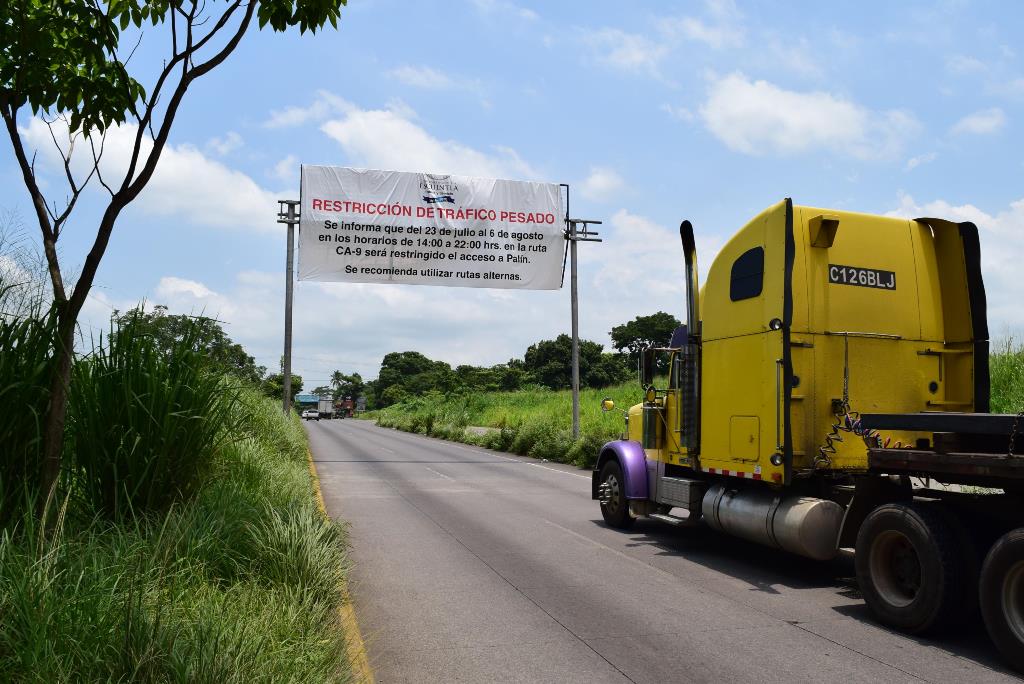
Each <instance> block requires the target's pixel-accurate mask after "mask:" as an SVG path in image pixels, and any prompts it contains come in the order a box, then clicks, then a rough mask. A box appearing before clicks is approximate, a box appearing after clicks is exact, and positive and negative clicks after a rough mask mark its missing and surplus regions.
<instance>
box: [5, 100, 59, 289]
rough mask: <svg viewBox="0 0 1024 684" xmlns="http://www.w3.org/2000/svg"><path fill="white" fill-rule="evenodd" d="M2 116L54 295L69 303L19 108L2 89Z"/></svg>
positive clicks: (54, 237)
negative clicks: (21, 128) (40, 238)
mask: <svg viewBox="0 0 1024 684" xmlns="http://www.w3.org/2000/svg"><path fill="white" fill-rule="evenodd" d="M0 116H2V117H3V120H4V124H5V127H6V128H7V135H8V136H9V137H10V139H11V147H13V148H14V156H15V158H16V159H17V160H18V166H19V167H20V168H21V175H22V177H23V178H24V181H25V188H26V189H28V194H29V196H30V197H31V198H32V208H33V209H35V212H36V220H37V221H38V222H39V230H40V232H41V233H42V234H43V253H44V254H45V255H46V266H47V270H48V271H49V274H50V281H51V284H52V285H53V297H54V299H55V300H56V301H57V302H58V304H65V303H66V302H67V296H66V294H65V292H64V279H63V278H62V277H61V273H60V262H59V261H58V260H57V245H56V236H55V235H54V232H53V226H52V225H51V223H50V217H49V212H48V210H47V208H46V198H45V197H44V196H43V193H42V191H41V190H40V189H39V185H38V183H36V174H35V170H34V169H33V167H32V163H31V162H29V160H28V156H27V155H26V154H25V146H24V145H23V144H22V140H21V134H20V133H18V108H17V107H15V106H14V104H13V103H12V102H11V101H10V99H9V96H8V94H7V93H4V92H3V91H0Z"/></svg>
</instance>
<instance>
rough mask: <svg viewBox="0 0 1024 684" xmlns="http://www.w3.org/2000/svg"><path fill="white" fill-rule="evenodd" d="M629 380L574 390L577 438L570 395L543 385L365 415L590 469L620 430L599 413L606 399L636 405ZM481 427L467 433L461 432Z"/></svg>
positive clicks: (427, 399) (618, 421) (616, 420)
mask: <svg viewBox="0 0 1024 684" xmlns="http://www.w3.org/2000/svg"><path fill="white" fill-rule="evenodd" d="M641 395H642V392H641V390H640V386H639V385H638V384H637V383H636V382H635V381H632V382H627V383H621V384H618V385H612V386H610V387H606V388H603V389H585V390H581V391H580V438H579V439H578V440H573V438H572V392H571V391H569V390H560V391H552V390H549V389H546V388H543V387H534V388H530V389H523V390H517V391H515V392H483V393H480V394H463V395H458V396H448V397H445V396H444V395H442V394H440V393H430V394H426V395H424V396H422V397H419V398H416V399H412V400H410V401H406V402H403V403H401V404H398V405H395V406H391V407H389V408H387V409H384V410H382V411H377V412H375V413H371V414H368V416H367V417H370V418H375V419H376V420H377V424H378V425H381V426H384V427H393V428H397V429H399V430H405V431H407V432H418V433H420V434H424V435H428V436H431V437H439V438H441V439H448V440H453V441H458V442H464V443H467V444H476V445H478V446H483V447H487V448H489V449H497V450H499V451H508V452H511V453H516V454H523V455H524V456H534V457H536V458H544V459H547V460H549V461H560V462H563V463H574V464H576V465H577V466H579V467H581V468H586V467H591V466H593V464H594V461H595V459H596V458H597V451H598V449H600V447H601V445H603V444H604V443H605V442H607V441H609V440H611V439H615V438H616V437H618V435H619V434H620V433H621V432H622V431H623V430H624V429H625V421H624V420H623V416H622V414H621V413H619V412H618V411H613V412H611V413H602V412H601V399H603V398H604V397H612V398H614V399H615V403H616V406H617V407H621V408H623V409H626V408H628V407H629V406H631V405H633V404H636V403H638V402H639V401H640V400H641ZM472 427H477V428H487V429H486V430H471V429H470V430H467V428H472Z"/></svg>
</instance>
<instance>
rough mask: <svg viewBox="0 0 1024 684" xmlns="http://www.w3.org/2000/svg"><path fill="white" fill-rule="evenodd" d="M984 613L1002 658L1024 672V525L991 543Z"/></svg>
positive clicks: (983, 577)
mask: <svg viewBox="0 0 1024 684" xmlns="http://www.w3.org/2000/svg"><path fill="white" fill-rule="evenodd" d="M979 593H980V599H981V614H982V616H983V617H984V618H985V627H987V628H988V633H989V636H991V637H992V641H993V642H995V645H996V647H997V648H998V649H999V651H1000V652H1001V653H1002V654H1003V657H1004V658H1006V660H1007V661H1008V662H1009V663H1010V664H1011V665H1012V666H1013V667H1014V668H1016V669H1017V670H1020V671H1024V527H1022V528H1020V529H1016V530H1013V531H1012V532H1007V533H1006V534H1004V535H1003V536H1002V537H1000V538H999V540H998V541H997V542H996V543H995V544H994V545H993V546H992V548H991V549H990V550H989V552H988V556H986V557H985V564H984V565H983V566H982V568H981V583H980V590H979Z"/></svg>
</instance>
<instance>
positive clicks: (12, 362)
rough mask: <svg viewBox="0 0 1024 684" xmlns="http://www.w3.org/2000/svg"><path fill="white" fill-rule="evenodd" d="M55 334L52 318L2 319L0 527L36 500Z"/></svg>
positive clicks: (0, 301) (0, 300)
mask: <svg viewBox="0 0 1024 684" xmlns="http://www.w3.org/2000/svg"><path fill="white" fill-rule="evenodd" d="M3 295H4V285H3V282H2V280H0V305H2V304H3V303H4V301H5V300H4V296H3ZM55 330H56V318H55V317H54V316H53V315H52V314H43V315H39V316H35V317H26V318H17V319H16V318H13V317H9V316H4V315H0V407H3V409H2V410H0V452H2V453H0V527H3V526H4V525H6V524H7V523H8V521H10V520H11V519H12V518H15V517H17V515H18V511H19V510H21V509H22V508H28V509H31V508H32V505H33V504H32V502H33V499H34V498H35V497H36V496H37V495H38V492H37V491H36V490H37V489H38V486H39V479H40V469H39V463H40V462H41V460H42V459H41V455H42V435H43V421H44V413H45V411H46V406H47V403H48V400H49V390H50V374H51V371H52V370H53V358H54V354H53V351H54V346H53V336H54V333H55Z"/></svg>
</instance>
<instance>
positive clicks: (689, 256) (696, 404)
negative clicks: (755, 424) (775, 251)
mask: <svg viewBox="0 0 1024 684" xmlns="http://www.w3.org/2000/svg"><path fill="white" fill-rule="evenodd" d="M679 237H680V239H681V240H682V241H683V258H684V259H685V261H686V337H687V340H686V346H685V348H684V349H683V354H682V368H681V369H680V371H681V372H680V377H679V389H680V390H681V394H682V396H681V399H682V410H681V411H680V412H679V431H680V433H681V436H682V441H683V444H684V445H685V446H686V451H687V453H688V454H689V455H690V456H691V457H692V458H693V459H694V466H695V467H696V466H697V461H696V459H697V457H698V456H699V455H700V382H701V369H700V357H701V354H700V338H701V329H700V328H701V326H700V282H699V276H698V275H697V243H696V241H695V240H694V239H693V225H692V224H691V223H690V222H689V221H683V222H682V223H680V224H679Z"/></svg>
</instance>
